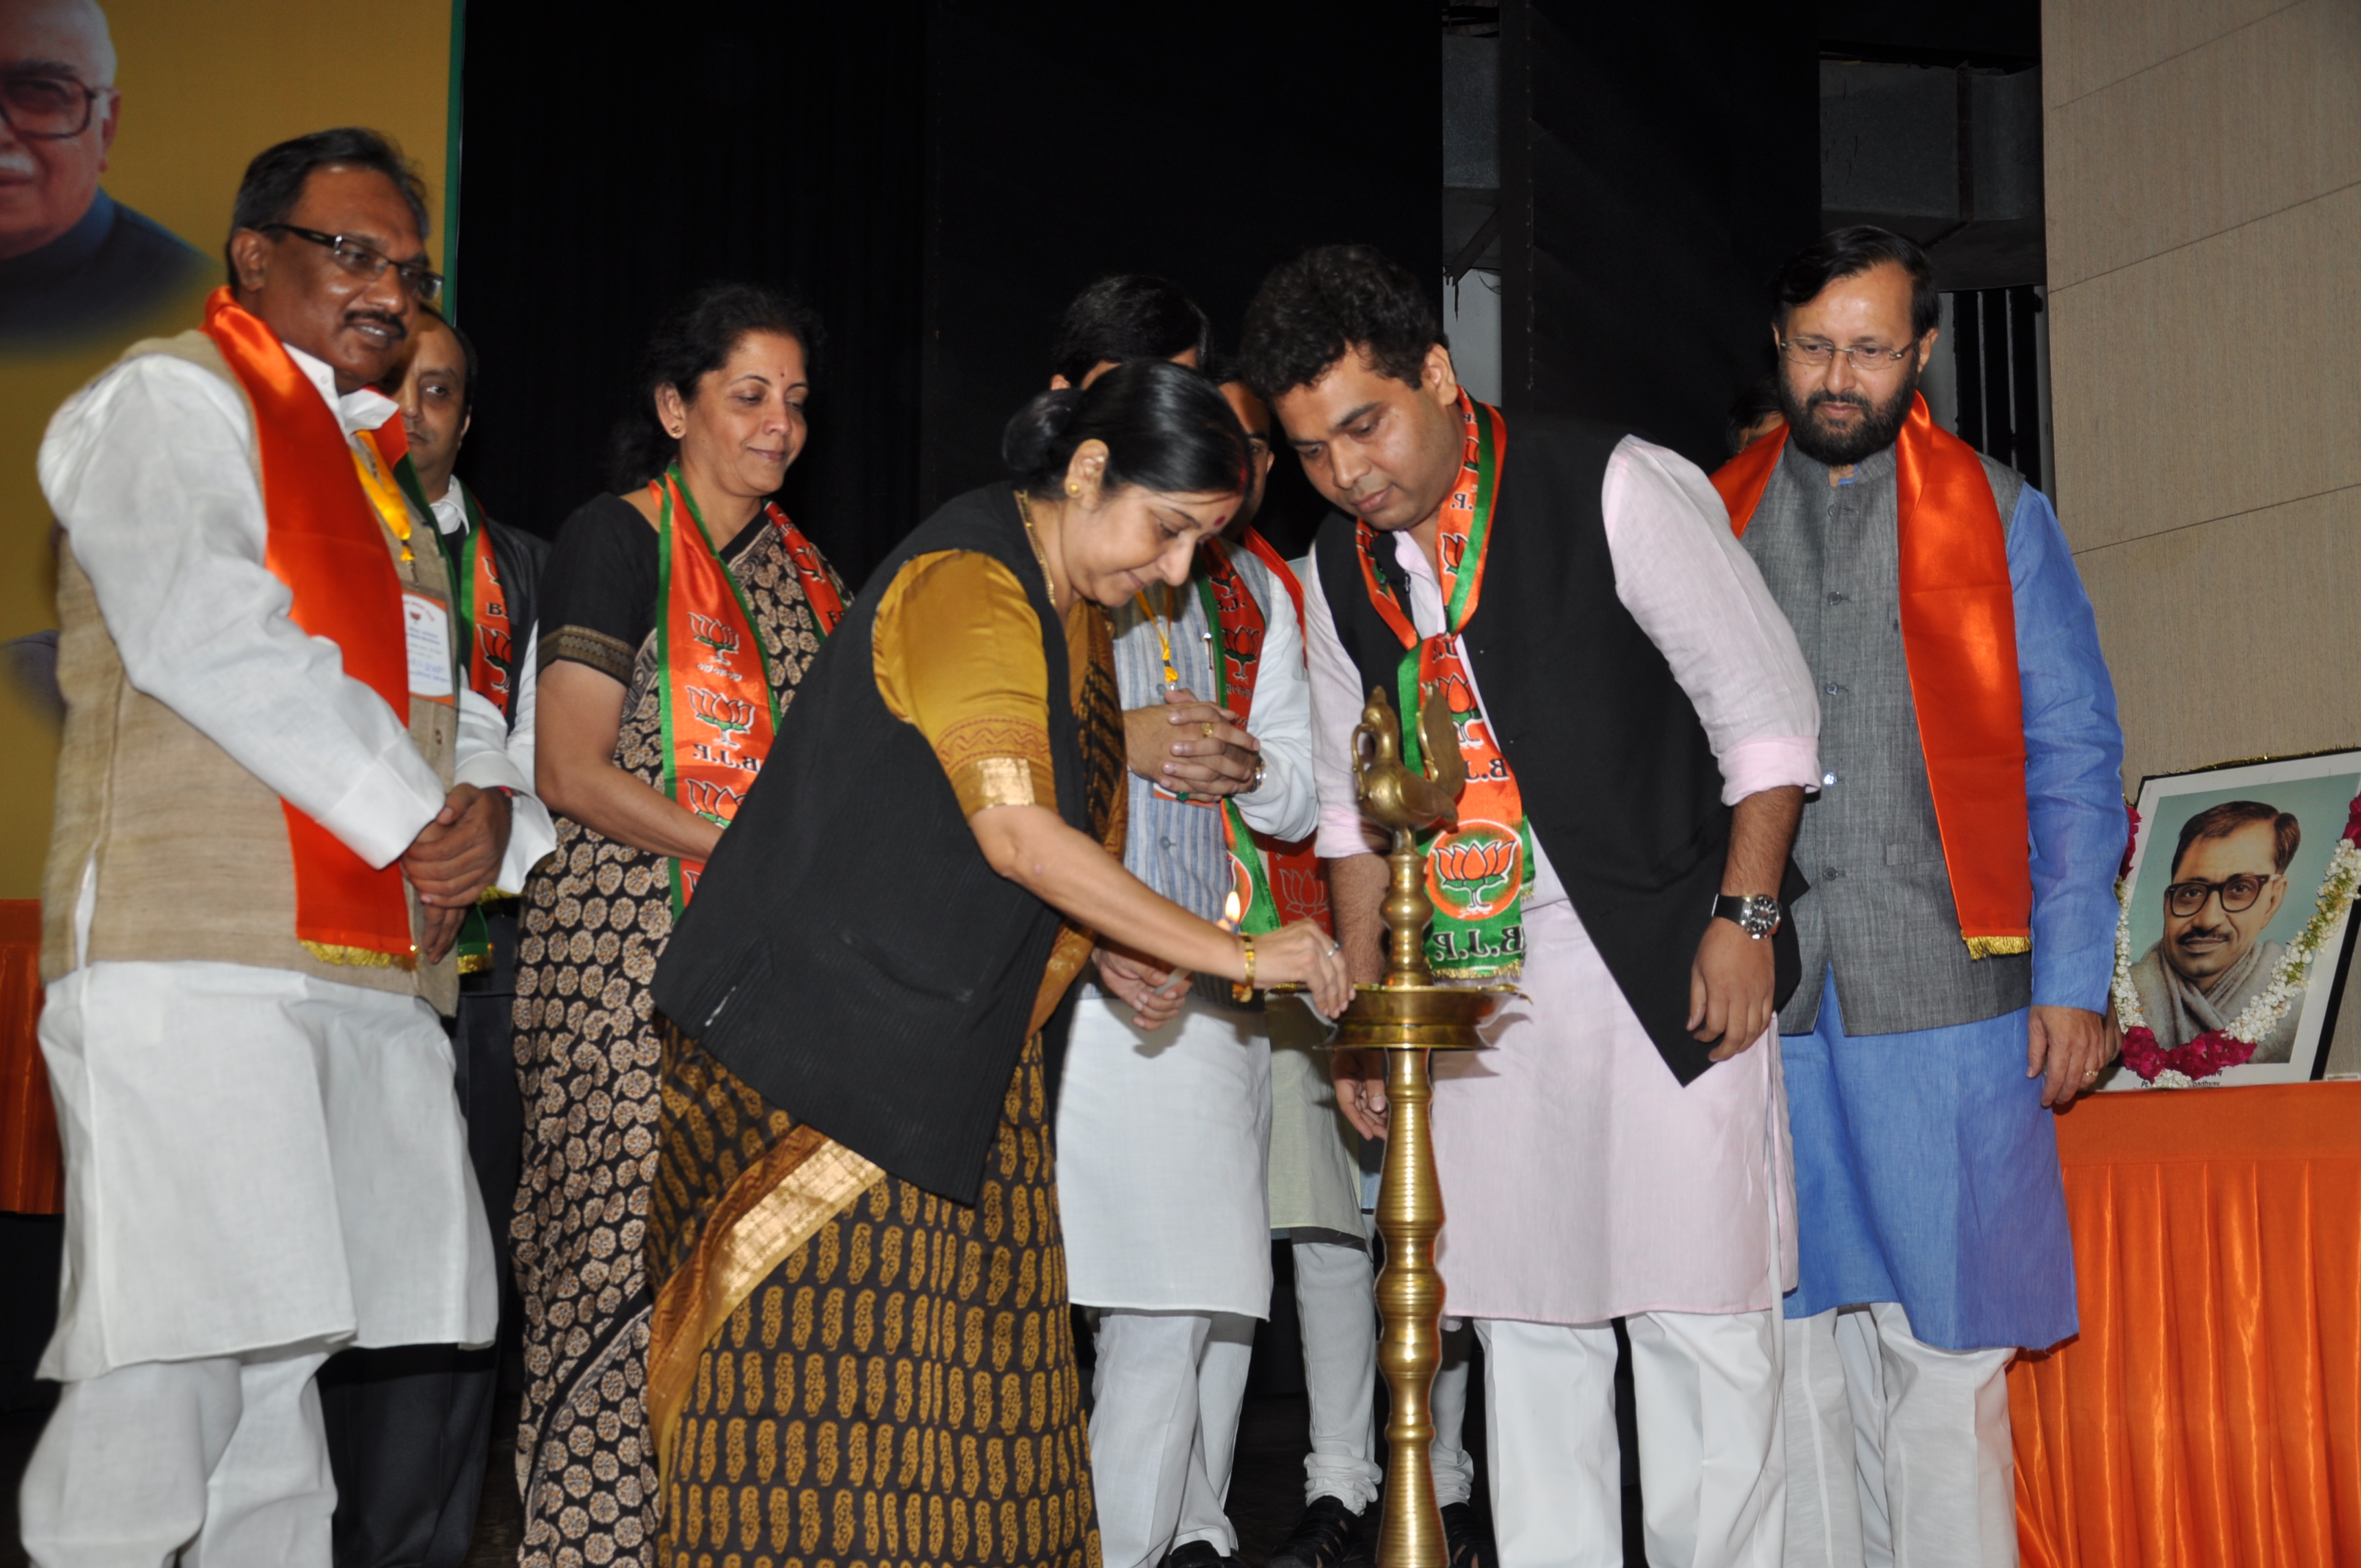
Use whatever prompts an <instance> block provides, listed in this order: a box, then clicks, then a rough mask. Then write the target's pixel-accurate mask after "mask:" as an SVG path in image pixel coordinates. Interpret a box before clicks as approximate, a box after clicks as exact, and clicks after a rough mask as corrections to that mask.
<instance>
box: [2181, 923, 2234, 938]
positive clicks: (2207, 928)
mask: <svg viewBox="0 0 2361 1568" xmlns="http://www.w3.org/2000/svg"><path fill="white" fill-rule="evenodd" d="M2237 934H2238V933H2237V932H2235V931H2234V930H2232V929H2231V928H2230V927H2228V926H2227V925H2222V926H2216V925H2213V924H2212V923H2211V922H2208V923H2207V924H2205V925H2202V926H2191V927H2189V928H2188V929H2186V930H2184V931H2182V932H2181V933H2180V935H2179V936H2177V937H2175V938H2173V940H2174V941H2175V942H2186V941H2188V940H2189V939H2190V938H2191V937H2217V938H2221V939H2222V940H2223V941H2225V942H2226V941H2229V940H2231V939H2232V938H2235V937H2236V936H2237Z"/></svg>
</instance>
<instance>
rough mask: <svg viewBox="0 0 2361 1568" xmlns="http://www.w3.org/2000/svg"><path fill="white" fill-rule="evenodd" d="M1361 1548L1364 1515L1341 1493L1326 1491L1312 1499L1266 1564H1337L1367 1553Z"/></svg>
mask: <svg viewBox="0 0 2361 1568" xmlns="http://www.w3.org/2000/svg"><path fill="white" fill-rule="evenodd" d="M1366 1555H1367V1554H1366V1553H1365V1552H1363V1551H1362V1550H1361V1516H1360V1515H1359V1514H1356V1513H1355V1512H1354V1511H1353V1510H1352V1509H1350V1508H1346V1507H1345V1501H1344V1499H1343V1498H1341V1497H1327V1496H1325V1495H1323V1496H1321V1497H1314V1498H1312V1506H1311V1507H1310V1508H1306V1509H1304V1510H1303V1517H1302V1518H1301V1519H1298V1520H1296V1521H1295V1530H1294V1532H1293V1533H1292V1534H1290V1536H1289V1537H1288V1538H1287V1539H1286V1540H1285V1541H1280V1542H1279V1550H1277V1551H1276V1552H1272V1553H1271V1554H1270V1561H1269V1562H1268V1563H1267V1564H1266V1565H1265V1568H1338V1565H1339V1564H1341V1563H1350V1562H1353V1561H1355V1560H1356V1558H1363V1557H1366Z"/></svg>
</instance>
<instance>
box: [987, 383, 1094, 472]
mask: <svg viewBox="0 0 2361 1568" xmlns="http://www.w3.org/2000/svg"><path fill="white" fill-rule="evenodd" d="M1081 402H1082V390H1081V389H1079V388H1075V387H1054V388H1052V389H1049V391H1046V392H1043V393H1041V394H1040V395H1039V396H1038V397H1037V398H1035V399H1034V400H1032V401H1031V402H1029V403H1027V404H1026V405H1025V406H1024V407H1023V408H1021V409H1018V410H1017V411H1016V417H1015V418H1014V419H1012V420H1010V421H1009V422H1008V428H1007V430H1005V432H1003V433H1001V437H1000V458H1001V461H1002V462H1004V463H1005V464H1007V465H1008V471H1009V472H1010V473H1012V474H1016V475H1020V476H1022V475H1027V474H1031V473H1033V472H1035V471H1036V470H1037V469H1038V468H1039V467H1040V466H1041V462H1042V459H1043V458H1045V457H1047V456H1048V455H1049V448H1050V446H1051V445H1052V444H1055V443H1056V441H1057V439H1058V437H1060V435H1063V434H1064V433H1066V427H1067V426H1068V425H1069V424H1071V423H1072V422H1073V420H1074V410H1075V408H1076V407H1077V406H1078V405H1080V403H1081Z"/></svg>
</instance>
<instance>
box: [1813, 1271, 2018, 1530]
mask: <svg viewBox="0 0 2361 1568" xmlns="http://www.w3.org/2000/svg"><path fill="white" fill-rule="evenodd" d="M1786 1334H1787V1386H1786V1401H1787V1423H1786V1424H1787V1445H1788V1446H1787V1453H1788V1462H1787V1463H1788V1471H1789V1474H1790V1475H1791V1477H1792V1478H1793V1485H1792V1486H1791V1487H1790V1501H1789V1505H1788V1509H1787V1557H1786V1561H1787V1563H1788V1565H1789V1568H1856V1565H1874V1568H1887V1565H1888V1564H1891V1565H1893V1568H2015V1565H2016V1560H2017V1552H2016V1506H2015V1486H2016V1475H2015V1455H2014V1453H2013V1452H2012V1450H2011V1448H2010V1446H2009V1430H2008V1384H2007V1372H2008V1363H2009V1358H2010V1357H2011V1356H2013V1355H2014V1354H2015V1351H2012V1350H1974V1351H1949V1350H1938V1349H1936V1348H1935V1347H1934V1346H1932V1345H1929V1344H1926V1343H1921V1342H1920V1341H1919V1340H1917V1339H1916V1337H1914V1336H1913V1335H1912V1334H1911V1332H1910V1319H1909V1316H1908V1314H1906V1313H1905V1312H1904V1311H1903V1310H1902V1308H1901V1307H1900V1305H1898V1304H1897V1303H1895V1302H1892V1301H1879V1302H1874V1303H1872V1304H1870V1305H1867V1306H1861V1307H1846V1308H1840V1309H1838V1310H1833V1311H1827V1312H1821V1313H1818V1314H1817V1315H1815V1316H1813V1317H1809V1318H1799V1319H1796V1320H1795V1321H1792V1322H1790V1323H1788V1324H1787V1327H1786Z"/></svg>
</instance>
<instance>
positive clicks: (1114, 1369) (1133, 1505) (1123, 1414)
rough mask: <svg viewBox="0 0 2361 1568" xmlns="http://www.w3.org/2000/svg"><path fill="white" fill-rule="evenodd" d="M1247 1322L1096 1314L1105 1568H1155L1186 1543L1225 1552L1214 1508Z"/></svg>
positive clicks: (1226, 1475) (1095, 1470) (1095, 1413)
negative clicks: (1203, 1543) (1206, 1543)
mask: <svg viewBox="0 0 2361 1568" xmlns="http://www.w3.org/2000/svg"><path fill="white" fill-rule="evenodd" d="M1254 1329H1255V1321H1254V1320H1253V1319H1252V1318H1249V1317H1246V1316H1243V1315H1241V1314H1239V1313H1236V1312H1102V1313H1101V1314H1100V1315H1099V1328H1098V1342H1097V1344H1098V1368H1097V1371H1096V1372H1095V1373H1094V1374H1093V1377H1092V1380H1091V1398H1092V1412H1091V1421H1090V1427H1091V1491H1092V1495H1093V1497H1094V1498H1095V1499H1096V1501H1097V1504H1098V1515H1099V1549H1100V1552H1101V1557H1102V1560H1103V1561H1104V1563H1105V1564H1106V1568H1156V1564H1157V1563H1161V1562H1162V1561H1163V1560H1164V1554H1165V1553H1166V1552H1170V1551H1171V1550H1172V1549H1173V1548H1174V1547H1176V1546H1180V1545H1182V1544H1184V1543H1186V1542H1188V1541H1211V1542H1212V1543H1213V1547H1214V1548H1215V1550H1217V1551H1218V1552H1221V1554H1222V1555H1223V1556H1224V1557H1228V1556H1231V1555H1233V1554H1235V1552H1237V1549H1238V1538H1237V1532H1236V1531H1235V1530H1232V1529H1231V1528H1230V1521H1229V1518H1228V1516H1227V1515H1226V1514H1225V1513H1224V1512H1223V1504H1224V1499H1226V1498H1227V1497H1228V1496H1229V1491H1230V1460H1231V1455H1232V1452H1233V1450H1234V1449H1235V1447H1236V1443H1237V1435H1238V1409H1239V1407H1240V1406H1241V1405H1242V1404H1243V1403H1244V1402H1245V1400H1246V1364H1247V1362H1248V1361H1249V1360H1250V1359H1251V1357H1252V1355H1253V1354H1254Z"/></svg>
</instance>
